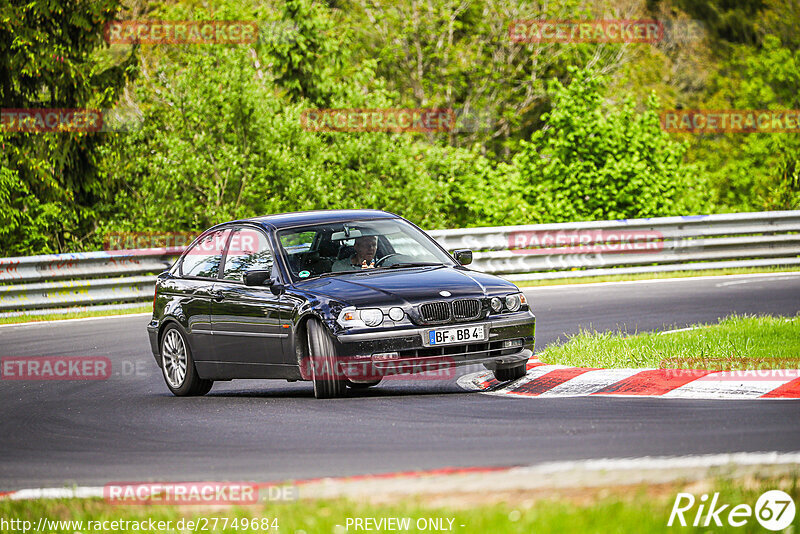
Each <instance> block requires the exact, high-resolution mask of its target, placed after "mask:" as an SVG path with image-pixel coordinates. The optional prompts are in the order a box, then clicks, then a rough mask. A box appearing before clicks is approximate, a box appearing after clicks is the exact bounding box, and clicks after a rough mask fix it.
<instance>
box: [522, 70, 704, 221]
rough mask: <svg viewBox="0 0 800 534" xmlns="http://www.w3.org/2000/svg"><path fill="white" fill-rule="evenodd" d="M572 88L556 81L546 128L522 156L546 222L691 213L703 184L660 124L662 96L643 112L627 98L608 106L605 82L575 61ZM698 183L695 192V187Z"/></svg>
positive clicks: (529, 190) (529, 188)
mask: <svg viewBox="0 0 800 534" xmlns="http://www.w3.org/2000/svg"><path fill="white" fill-rule="evenodd" d="M569 70H570V72H571V73H572V75H573V79H572V81H571V83H570V84H569V85H568V86H566V87H565V86H563V85H562V84H561V83H560V82H558V81H554V82H553V83H552V85H551V90H552V91H553V93H554V96H553V99H554V105H553V110H552V111H551V112H549V113H548V114H547V115H546V116H545V127H544V128H543V129H541V130H539V131H537V132H535V133H534V134H533V136H532V137H531V140H530V142H525V143H523V145H522V150H521V151H520V152H519V153H518V154H517V156H516V157H515V158H514V162H513V170H514V171H515V172H517V173H519V176H520V179H521V180H522V182H523V183H524V184H525V185H526V191H525V198H526V200H527V201H528V203H529V204H530V205H531V206H532V209H533V213H534V214H535V218H536V220H538V221H539V222H561V221H579V220H603V219H624V218H633V217H654V216H665V215H677V214H685V213H689V212H693V211H697V210H700V209H701V206H700V205H699V204H696V203H692V202H691V201H690V199H691V198H692V197H693V196H697V194H698V193H697V191H698V190H702V184H701V183H698V182H697V181H696V180H695V179H694V176H693V172H692V168H691V167H689V166H687V165H685V164H684V163H683V157H684V152H685V150H686V148H685V146H684V145H683V144H681V143H677V142H675V141H673V140H671V139H670V137H669V135H668V134H666V133H665V132H664V131H663V130H662V129H661V126H660V122H659V117H658V107H659V105H658V101H657V100H656V99H655V98H654V97H653V98H651V99H650V100H649V101H648V102H647V110H646V111H645V112H643V113H638V112H637V111H636V110H635V106H634V102H633V101H632V100H630V99H625V100H624V101H623V103H622V104H621V105H620V106H619V108H617V109H607V108H606V107H605V106H604V105H603V100H602V92H603V88H604V84H605V80H604V79H603V78H602V77H598V76H592V74H591V73H590V72H589V71H587V70H580V69H577V68H575V67H570V69H569ZM693 188H694V189H696V190H695V191H692V189H693Z"/></svg>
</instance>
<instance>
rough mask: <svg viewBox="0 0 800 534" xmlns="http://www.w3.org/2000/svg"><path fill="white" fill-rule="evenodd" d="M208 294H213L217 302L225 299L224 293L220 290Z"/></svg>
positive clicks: (212, 296)
mask: <svg viewBox="0 0 800 534" xmlns="http://www.w3.org/2000/svg"><path fill="white" fill-rule="evenodd" d="M208 294H209V295H210V296H211V298H212V299H214V300H216V301H217V302H222V300H223V299H224V297H223V296H222V293H221V292H219V291H210V292H209V293H208Z"/></svg>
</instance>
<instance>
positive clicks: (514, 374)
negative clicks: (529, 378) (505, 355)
mask: <svg viewBox="0 0 800 534" xmlns="http://www.w3.org/2000/svg"><path fill="white" fill-rule="evenodd" d="M526 372H527V371H526V369H525V362H522V363H521V364H519V365H515V366H514V367H506V368H505V369H495V370H494V377H495V378H496V379H497V380H498V381H500V382H508V381H509V380H517V379H518V378H522V377H523V376H525V373H526Z"/></svg>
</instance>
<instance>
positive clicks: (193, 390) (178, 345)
mask: <svg viewBox="0 0 800 534" xmlns="http://www.w3.org/2000/svg"><path fill="white" fill-rule="evenodd" d="M161 370H162V372H163V374H164V381H165V382H166V383H167V387H168V388H169V390H170V391H171V392H172V393H173V394H174V395H177V396H178V397H189V396H194V395H205V394H206V393H208V392H209V391H211V386H213V385H214V381H213V380H205V379H203V378H200V377H199V376H198V375H197V369H195V367H194V359H193V358H192V351H191V350H189V344H188V343H187V342H186V339H185V338H184V336H183V333H182V332H181V331H180V329H178V327H177V326H175V325H169V326H167V329H166V330H165V331H164V335H163V336H161Z"/></svg>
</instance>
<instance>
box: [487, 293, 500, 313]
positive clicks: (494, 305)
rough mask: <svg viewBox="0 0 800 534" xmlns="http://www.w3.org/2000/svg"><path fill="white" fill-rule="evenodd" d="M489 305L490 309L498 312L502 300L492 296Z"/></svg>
mask: <svg viewBox="0 0 800 534" xmlns="http://www.w3.org/2000/svg"><path fill="white" fill-rule="evenodd" d="M489 305H490V306H491V307H492V311H494V312H499V311H500V310H502V309H503V301H502V300H500V299H499V298H497V297H492V300H490V301H489Z"/></svg>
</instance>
